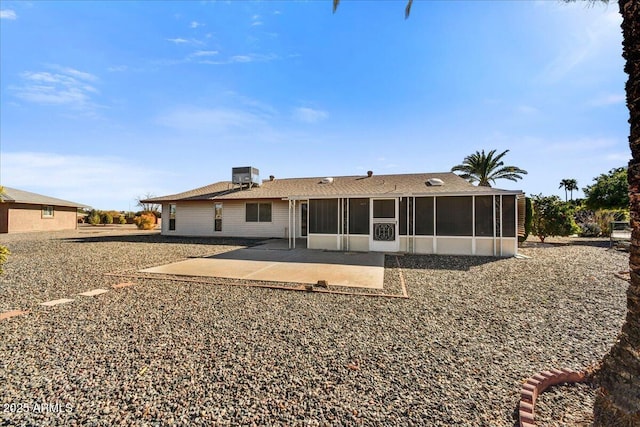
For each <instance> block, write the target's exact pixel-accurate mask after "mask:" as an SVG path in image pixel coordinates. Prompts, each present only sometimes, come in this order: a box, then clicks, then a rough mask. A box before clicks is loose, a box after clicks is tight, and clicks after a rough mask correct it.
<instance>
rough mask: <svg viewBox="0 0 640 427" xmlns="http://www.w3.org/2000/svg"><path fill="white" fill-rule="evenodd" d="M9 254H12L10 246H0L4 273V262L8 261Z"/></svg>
mask: <svg viewBox="0 0 640 427" xmlns="http://www.w3.org/2000/svg"><path fill="white" fill-rule="evenodd" d="M9 255H11V252H10V251H9V248H7V247H6V246H0V274H2V273H4V270H3V269H2V264H4V263H5V262H7V257H8V256H9Z"/></svg>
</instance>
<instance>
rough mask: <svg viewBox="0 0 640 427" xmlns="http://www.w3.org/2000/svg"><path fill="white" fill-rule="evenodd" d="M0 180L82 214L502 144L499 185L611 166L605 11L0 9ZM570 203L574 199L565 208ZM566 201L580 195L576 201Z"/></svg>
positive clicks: (617, 159)
mask: <svg viewBox="0 0 640 427" xmlns="http://www.w3.org/2000/svg"><path fill="white" fill-rule="evenodd" d="M0 9H1V10H2V11H1V14H0V16H1V19H0V52H1V53H0V55H1V56H0V156H1V157H0V183H1V184H2V185H5V186H9V187H16V188H20V189H23V190H27V191H33V192H37V193H42V194H46V195H50V196H54V197H59V198H63V199H68V200H73V201H77V202H81V203H85V204H89V205H91V206H93V207H95V208H98V209H117V210H128V209H132V210H134V209H135V198H136V196H139V195H144V194H146V193H152V194H155V195H166V194H171V193H176V192H180V191H185V190H188V189H192V188H195V187H199V186H202V185H206V184H209V183H212V182H216V181H220V180H229V179H230V175H231V168H232V167H233V166H249V165H251V166H254V167H257V168H259V169H260V174H261V178H263V179H264V178H267V177H268V176H269V175H275V176H276V177H279V178H285V177H302V176H338V175H357V174H364V173H366V171H367V170H373V171H374V173H376V174H391V173H413V172H442V171H448V170H450V169H451V167H452V166H454V165H456V164H458V163H460V162H461V161H462V160H463V159H464V157H465V156H466V155H468V154H471V153H473V152H474V151H476V150H481V149H486V150H491V149H497V150H500V151H502V150H506V149H509V150H511V151H510V152H509V153H508V154H507V156H506V160H507V163H508V164H512V165H516V166H519V167H521V168H523V169H525V170H527V171H528V172H529V174H528V175H527V176H526V177H525V179H524V180H522V181H519V182H516V183H514V182H511V181H499V182H498V184H497V185H496V186H497V187H500V188H506V189H521V190H524V191H525V192H527V193H529V194H537V193H544V194H545V195H546V194H558V195H561V196H562V197H564V192H563V191H562V190H559V189H558V184H559V182H560V180H561V179H563V178H575V179H577V180H578V185H579V186H580V188H582V187H583V186H585V185H588V184H590V183H592V179H593V178H594V177H595V176H597V175H599V174H600V173H604V172H607V171H608V170H609V169H611V168H614V167H618V166H624V165H626V163H627V162H628V159H629V157H630V152H629V148H628V143H627V136H628V124H627V116H628V113H627V110H626V107H625V104H624V82H625V81H626V75H625V74H624V73H623V64H624V63H623V59H622V58H621V51H622V48H621V40H622V36H621V31H620V22H621V18H620V15H619V13H618V12H617V5H616V4H615V2H612V4H610V5H609V6H603V5H600V4H597V5H594V6H591V7H587V6H586V5H585V4H584V3H582V4H581V3H578V4H568V5H567V4H564V3H561V2H559V1H558V2H556V1H553V0H549V1H487V2H483V1H417V2H415V3H414V7H413V11H412V14H411V17H410V18H409V19H408V20H404V19H403V13H404V1H401V0H398V1H380V0H376V1H355V0H343V1H342V3H341V5H340V8H339V10H338V12H337V13H336V14H332V11H331V1H330V0H326V1H256V2H252V1H192V2H170V1H161V2H152V1H141V2H127V1H118V2H90V1H86V2H76V1H69V2H58V1H47V2H23V1H19V2H12V1H6V0H2V2H1V3H0ZM574 195H575V194H574ZM577 196H582V192H581V191H579V192H578V194H577Z"/></svg>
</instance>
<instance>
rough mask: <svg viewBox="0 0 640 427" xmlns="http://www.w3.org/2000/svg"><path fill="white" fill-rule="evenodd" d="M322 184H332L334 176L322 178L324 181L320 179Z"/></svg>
mask: <svg viewBox="0 0 640 427" xmlns="http://www.w3.org/2000/svg"><path fill="white" fill-rule="evenodd" d="M320 183H321V184H331V183H333V177H330V176H328V177H326V178H322V181H320Z"/></svg>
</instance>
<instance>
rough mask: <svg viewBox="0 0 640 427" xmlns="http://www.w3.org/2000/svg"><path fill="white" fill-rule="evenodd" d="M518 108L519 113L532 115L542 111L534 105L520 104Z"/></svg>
mask: <svg viewBox="0 0 640 427" xmlns="http://www.w3.org/2000/svg"><path fill="white" fill-rule="evenodd" d="M516 110H517V111H518V112H519V113H522V114H527V115H530V114H537V113H539V112H540V110H538V109H537V108H536V107H532V106H530V105H519V106H518V107H517V108H516Z"/></svg>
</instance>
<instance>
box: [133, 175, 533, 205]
mask: <svg viewBox="0 0 640 427" xmlns="http://www.w3.org/2000/svg"><path fill="white" fill-rule="evenodd" d="M430 178H438V179H441V180H442V181H443V185H441V186H431V185H428V184H427V180H428V179H430ZM501 193H502V194H519V193H521V191H507V190H500V189H496V188H491V187H478V186H475V185H473V184H470V183H469V182H467V181H466V180H464V179H462V178H460V177H459V176H458V175H456V174H454V173H451V172H440V173H419V174H401V175H373V176H371V177H369V176H366V175H365V176H338V177H333V182H330V183H323V177H313V178H285V179H274V180H273V181H264V182H262V183H261V184H260V185H259V186H254V187H252V188H250V189H247V188H246V187H245V188H244V189H240V188H238V186H234V185H233V184H232V183H231V182H230V181H222V182H216V183H214V184H210V185H206V186H204V187H200V188H196V189H193V190H189V191H185V192H183V193H178V194H172V195H168V196H163V197H154V198H151V199H148V200H145V202H156V203H160V202H173V201H186V200H234V199H236V200H244V199H286V198H290V199H301V198H308V197H313V198H323V197H382V196H401V195H405V196H406V195H416V196H417V195H446V194H476V195H481V194H501Z"/></svg>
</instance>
